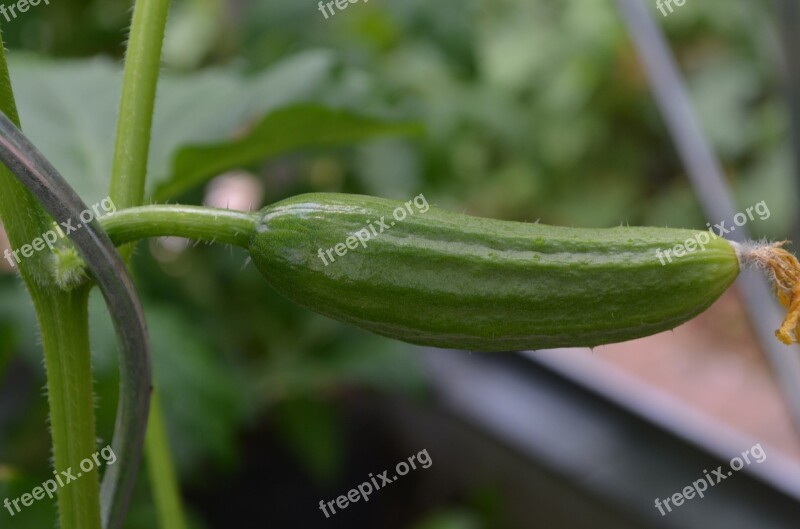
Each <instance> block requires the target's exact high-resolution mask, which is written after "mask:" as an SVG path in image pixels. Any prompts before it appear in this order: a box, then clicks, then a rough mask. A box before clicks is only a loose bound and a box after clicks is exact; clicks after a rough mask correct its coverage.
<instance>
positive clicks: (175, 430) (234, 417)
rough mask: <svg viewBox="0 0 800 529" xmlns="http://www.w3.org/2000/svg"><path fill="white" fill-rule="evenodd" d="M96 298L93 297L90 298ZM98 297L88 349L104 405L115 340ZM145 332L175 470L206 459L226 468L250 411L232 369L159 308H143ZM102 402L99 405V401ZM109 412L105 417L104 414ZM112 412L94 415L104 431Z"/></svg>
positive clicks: (173, 314) (192, 327)
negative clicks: (99, 418) (93, 358)
mask: <svg viewBox="0 0 800 529" xmlns="http://www.w3.org/2000/svg"><path fill="white" fill-rule="evenodd" d="M95 294H96V293H95ZM102 303H103V301H102V298H101V297H100V296H99V295H93V298H92V303H91V307H90V319H91V321H92V344H93V347H94V349H95V350H97V351H98V352H99V354H98V355H97V356H98V358H97V359H96V361H95V366H96V370H97V371H98V374H99V375H100V377H101V378H102V380H100V381H98V388H97V389H98V393H99V394H100V395H101V396H102V395H105V396H106V399H109V392H110V393H111V394H112V395H113V394H114V393H115V391H116V384H115V383H114V382H113V380H111V379H110V378H109V376H108V375H109V372H110V371H112V370H113V371H116V369H117V368H116V365H117V364H116V354H117V352H116V338H115V335H114V330H113V328H112V326H111V323H110V321H109V318H108V317H107V316H105V315H102V316H101V314H103V313H104V312H105V310H104V306H103V305H102ZM145 312H146V316H147V322H148V330H149V332H150V337H151V343H152V348H153V377H154V380H155V384H156V385H157V386H158V388H159V391H160V392H161V402H162V404H163V406H164V414H165V416H166V419H167V429H168V431H169V435H170V442H171V444H172V451H173V454H175V459H176V464H177V465H178V466H179V468H181V469H183V470H186V469H187V468H190V467H192V466H194V465H196V464H197V463H199V462H200V461H204V460H208V459H212V460H214V461H216V462H217V463H221V464H231V463H233V462H235V460H236V455H237V453H236V446H237V439H236V436H237V432H238V431H239V429H240V428H241V426H242V424H243V423H244V421H245V420H246V419H247V417H248V416H249V413H250V411H251V403H252V401H253V399H252V398H251V396H250V394H249V392H248V391H247V386H246V385H245V384H244V383H243V380H242V378H243V377H240V375H239V374H238V371H237V369H236V368H235V367H234V366H232V365H229V363H228V362H227V361H226V360H225V358H224V357H223V356H221V355H220V354H219V352H218V351H215V350H213V349H212V348H211V347H209V344H208V341H207V340H205V339H203V337H202V335H201V333H200V332H199V331H198V326H197V325H196V323H195V322H192V321H189V320H188V318H187V317H185V316H184V315H183V314H182V313H181V312H179V311H177V310H175V309H172V308H168V307H165V306H160V305H154V304H153V303H148V304H146V311H145ZM104 402H105V400H104ZM109 412H110V414H109ZM114 412H115V410H114V409H111V408H110V407H108V406H105V407H102V409H101V410H99V411H98V413H99V414H101V415H102V416H104V417H105V421H104V422H105V423H106V428H108V426H110V424H109V421H111V422H113V417H114Z"/></svg>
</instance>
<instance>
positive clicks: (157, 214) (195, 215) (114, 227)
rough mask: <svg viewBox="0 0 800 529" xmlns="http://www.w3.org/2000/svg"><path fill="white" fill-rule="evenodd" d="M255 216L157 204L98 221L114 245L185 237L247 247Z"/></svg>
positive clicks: (240, 212)
mask: <svg viewBox="0 0 800 529" xmlns="http://www.w3.org/2000/svg"><path fill="white" fill-rule="evenodd" d="M257 219H258V213H253V212H247V211H235V210H230V209H214V208H205V207H200V206H179V205H156V206H141V207H138V208H129V209H124V210H118V211H117V212H116V213H113V214H111V215H106V216H105V217H103V218H101V219H100V225H101V226H102V227H103V229H105V230H106V233H108V236H109V237H111V240H112V241H114V244H117V245H120V244H124V243H127V242H131V241H135V240H138V239H145V238H148V237H165V236H175V237H186V238H188V239H197V240H201V241H206V242H220V243H225V244H233V245H235V246H241V247H243V248H247V246H248V244H249V242H250V238H251V237H252V236H253V233H254V232H255V225H256V220H257Z"/></svg>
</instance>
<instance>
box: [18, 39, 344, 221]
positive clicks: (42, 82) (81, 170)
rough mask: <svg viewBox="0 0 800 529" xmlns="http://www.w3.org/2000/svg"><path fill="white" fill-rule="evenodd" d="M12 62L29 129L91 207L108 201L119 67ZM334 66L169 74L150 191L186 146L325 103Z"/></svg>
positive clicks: (302, 58) (321, 57) (288, 62)
mask: <svg viewBox="0 0 800 529" xmlns="http://www.w3.org/2000/svg"><path fill="white" fill-rule="evenodd" d="M10 62H11V66H10V69H11V78H12V83H13V85H14V90H15V93H16V95H17V104H18V106H19V111H20V116H21V120H22V127H23V130H24V131H25V132H26V134H27V135H28V136H29V137H30V139H31V140H32V141H33V142H34V143H35V144H36V146H37V147H38V148H39V150H40V151H42V153H44V155H45V156H47V157H48V159H49V160H50V161H51V162H52V163H53V165H54V166H55V167H56V168H57V169H58V170H59V171H60V172H61V173H62V174H63V175H64V177H65V178H66V179H67V180H68V181H69V182H70V183H71V184H72V185H73V186H74V187H75V189H76V190H77V191H78V194H79V195H80V196H81V197H82V198H83V199H84V201H86V202H87V203H88V204H90V205H91V204H92V203H96V202H99V201H100V200H101V199H102V198H104V197H106V196H107V189H108V179H109V175H110V173H111V160H112V155H113V148H114V137H115V133H114V131H115V122H116V115H117V106H118V103H119V93H120V88H121V78H122V77H121V72H120V67H119V65H118V64H116V63H114V62H112V61H109V60H105V59H92V60H81V61H50V60H46V59H42V58H36V57H34V56H30V55H14V56H13V57H12V58H11V60H10ZM333 65H334V59H333V56H332V54H330V53H328V52H324V51H306V52H303V53H299V54H296V55H294V56H291V57H289V58H287V59H285V60H283V61H281V62H280V63H278V64H276V65H274V66H273V67H271V68H269V69H268V70H265V71H264V72H261V73H259V74H258V75H256V76H254V77H251V78H248V77H244V76H242V75H241V74H240V73H238V72H236V71H235V70H233V69H231V68H225V69H223V68H216V69H209V70H204V71H203V72H200V73H194V74H183V75H176V74H169V73H166V74H164V75H163V76H162V79H161V82H160V83H159V89H158V99H157V101H156V111H155V116H154V121H153V136H152V141H151V151H150V160H149V163H148V173H149V178H148V187H149V189H154V188H155V186H156V185H157V184H158V183H159V179H164V178H167V177H169V176H170V174H171V173H170V163H171V161H172V158H173V156H174V155H175V153H176V151H177V150H178V149H179V148H180V147H182V146H184V145H187V144H196V143H201V142H211V141H219V140H220V139H222V138H226V137H230V136H231V135H232V134H233V132H234V131H235V130H237V129H238V128H239V127H241V125H242V123H245V122H246V121H248V120H250V119H253V118H254V117H256V116H260V115H263V113H264V112H267V111H269V110H272V109H275V108H278V107H281V106H285V105H287V104H289V103H292V102H297V101H301V100H313V99H320V98H322V97H323V96H324V95H326V94H325V91H324V88H325V87H326V86H327V85H326V80H327V79H328V78H329V76H330V75H331V73H332V69H333ZM212 101H213V104H209V102H212Z"/></svg>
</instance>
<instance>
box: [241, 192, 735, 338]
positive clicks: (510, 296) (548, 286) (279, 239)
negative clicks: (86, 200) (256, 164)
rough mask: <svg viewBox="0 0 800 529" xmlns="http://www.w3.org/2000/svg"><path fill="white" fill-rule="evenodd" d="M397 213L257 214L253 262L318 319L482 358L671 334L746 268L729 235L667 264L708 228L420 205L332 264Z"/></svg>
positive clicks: (305, 209) (325, 203) (289, 207)
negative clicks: (516, 217) (359, 236)
mask: <svg viewBox="0 0 800 529" xmlns="http://www.w3.org/2000/svg"><path fill="white" fill-rule="evenodd" d="M397 207H404V203H403V202H398V201H393V200H386V199H381V198H374V197H367V196H360V195H346V194H327V193H317V194H306V195H299V196H296V197H293V198H290V199H287V200H284V201H282V202H278V203H276V204H274V205H272V206H268V207H266V208H264V209H263V210H262V211H261V213H263V216H262V217H260V220H259V222H258V224H257V227H256V232H255V234H254V236H253V238H252V240H251V243H250V254H251V257H252V259H253V261H254V262H255V264H256V267H257V268H258V270H259V271H260V272H261V273H262V274H263V275H264V276H265V277H266V279H267V281H268V282H269V283H270V284H271V285H272V286H273V287H274V288H275V289H276V290H277V291H278V292H280V293H282V294H283V295H285V296H286V297H288V298H289V299H291V300H293V301H295V302H297V303H298V304H300V305H303V306H305V307H307V308H309V309H311V310H313V311H316V312H318V313H321V314H324V315H327V316H330V317H332V318H334V319H337V320H340V321H344V322H348V323H351V324H354V325H356V326H358V327H361V328H363V329H366V330H369V331H372V332H374V333H377V334H381V335H384V336H388V337H390V338H395V339H398V340H402V341H405V342H409V343H413V344H418V345H427V346H435V347H445V348H456V349H470V350H476V351H504V350H522V349H543V348H552V347H574V346H595V345H600V344H605V343H612V342H620V341H625V340H630V339H633V338H639V337H642V336H647V335H651V334H655V333H657V332H660V331H664V330H667V329H672V328H674V327H676V326H677V325H680V324H681V323H684V322H686V321H688V320H690V319H692V318H693V317H694V316H696V315H697V314H699V313H701V312H702V311H704V310H705V309H706V308H708V307H709V306H710V305H711V304H712V303H713V302H714V301H715V300H716V299H717V298H718V297H719V296H720V295H721V294H722V293H723V292H724V291H725V290H726V289H727V288H728V286H730V284H731V283H732V282H733V280H734V279H735V278H736V276H737V275H738V273H739V262H738V259H737V257H736V254H735V251H734V249H733V247H732V246H731V245H730V244H729V243H728V242H727V241H725V240H724V239H721V238H717V239H713V240H712V241H711V242H710V243H709V244H707V245H706V249H705V250H704V251H700V250H697V251H695V252H694V253H691V254H687V255H686V256H684V257H681V258H677V259H673V261H672V263H667V265H666V266H663V265H662V264H661V262H660V261H659V259H658V258H657V257H656V254H655V252H656V249H661V250H662V251H663V250H664V249H668V248H672V247H674V246H675V245H676V244H681V243H683V242H684V241H686V240H687V239H689V238H693V237H695V236H696V235H698V234H699V233H703V232H698V231H694V230H683V229H670V228H640V227H616V228H606V229H578V228H563V227H554V226H545V225H542V224H534V223H523V222H509V221H500V220H493V219H483V218H478V217H470V216H467V215H462V214H458V213H450V212H446V211H442V210H437V209H435V208H433V207H431V208H430V209H429V210H428V211H427V212H425V213H420V212H419V211H418V210H417V209H416V208H412V209H414V211H415V213H414V215H408V216H407V217H406V219H405V220H403V221H402V222H396V224H395V225H394V226H391V228H390V229H389V230H385V231H384V232H383V233H381V234H379V235H378V236H377V237H373V238H372V239H371V240H369V241H368V242H367V247H366V248H364V247H362V246H361V245H359V246H358V247H357V248H356V249H355V250H353V249H348V250H347V253H346V254H345V255H344V256H338V255H336V253H335V252H334V253H333V255H334V257H336V261H335V262H329V264H328V266H325V264H323V261H322V260H321V259H320V257H319V255H318V251H319V249H320V248H322V250H323V251H324V250H327V249H329V248H332V247H334V246H335V245H336V244H339V243H344V242H345V240H346V239H347V237H349V236H351V235H353V234H354V233H355V232H356V231H358V230H361V229H362V228H364V227H365V226H366V225H367V221H368V220H371V221H373V223H374V221H376V220H378V219H380V218H381V217H385V221H386V223H387V224H389V221H392V220H394V218H393V216H392V211H393V210H394V209H395V208H397ZM705 233H707V232H705ZM326 259H327V256H326Z"/></svg>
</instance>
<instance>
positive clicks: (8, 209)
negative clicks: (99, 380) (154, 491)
mask: <svg viewBox="0 0 800 529" xmlns="http://www.w3.org/2000/svg"><path fill="white" fill-rule="evenodd" d="M9 79H10V78H9V75H8V66H7V63H6V58H5V46H4V44H3V42H2V38H0V110H2V111H3V112H4V113H5V114H6V115H7V116H8V117H9V118H10V119H12V120H13V121H14V122H15V123H16V124H17V125H19V117H18V114H17V110H16V105H15V103H14V94H13V91H12V89H11V83H10V80H9ZM0 216H2V218H3V221H4V225H5V229H6V232H7V234H8V238H9V241H10V242H11V245H12V246H13V247H15V248H20V247H22V246H23V245H25V244H28V243H30V242H31V241H33V240H34V239H35V238H37V237H39V236H40V235H41V234H42V233H44V232H46V231H47V230H48V229H49V224H50V219H49V216H48V215H47V214H46V213H45V212H44V210H43V209H42V207H41V206H40V205H39V204H38V202H37V201H36V200H35V199H34V198H33V196H32V195H31V194H30V193H29V192H28V191H27V190H26V189H25V188H24V187H23V186H22V185H21V184H20V183H19V182H18V181H17V179H16V178H15V176H14V175H13V174H12V173H11V172H10V171H9V170H8V169H7V168H6V167H5V166H4V165H2V164H0ZM48 257H49V255H48V254H47V253H46V252H41V253H40V255H37V256H36V257H31V258H29V259H26V260H24V261H23V262H22V263H20V265H19V268H20V274H21V275H22V278H23V280H24V281H25V284H26V286H27V287H28V291H29V292H30V295H31V298H32V299H33V303H34V307H35V308H36V313H37V317H38V320H39V325H40V328H41V337H42V346H43V348H44V353H45V366H46V369H47V388H48V401H49V404H50V425H51V432H52V438H53V453H54V460H55V463H54V466H55V469H56V472H61V471H65V470H67V469H69V468H72V469H73V472H75V473H76V475H77V472H80V470H79V468H80V462H81V461H82V460H83V459H85V458H86V457H91V456H92V454H94V453H95V442H96V441H95V425H94V402H93V399H92V372H91V360H90V359H91V355H90V352H89V351H90V349H89V332H88V313H87V309H86V306H87V298H88V290H87V289H76V290H74V291H72V292H64V291H61V290H59V289H57V288H56V287H55V286H54V284H53V282H52V278H51V276H50V268H49V265H48V263H47V261H46V259H48ZM76 469H77V470H76ZM58 506H59V519H60V524H59V526H60V527H61V528H62V529H100V527H101V522H100V501H99V482H98V479H97V470H93V471H92V472H91V473H89V474H87V475H84V476H82V477H81V478H79V479H78V480H76V481H73V482H72V483H70V484H69V485H68V486H66V487H63V488H59V490H58Z"/></svg>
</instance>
